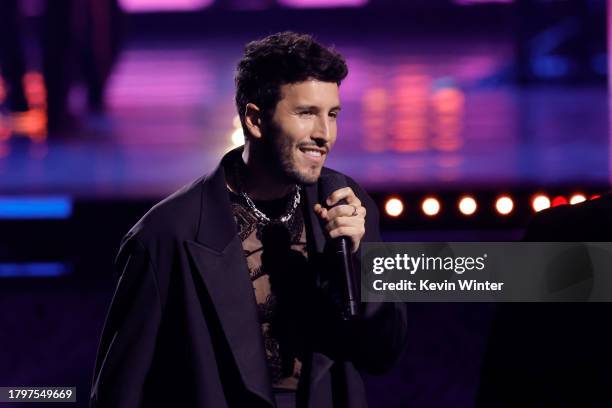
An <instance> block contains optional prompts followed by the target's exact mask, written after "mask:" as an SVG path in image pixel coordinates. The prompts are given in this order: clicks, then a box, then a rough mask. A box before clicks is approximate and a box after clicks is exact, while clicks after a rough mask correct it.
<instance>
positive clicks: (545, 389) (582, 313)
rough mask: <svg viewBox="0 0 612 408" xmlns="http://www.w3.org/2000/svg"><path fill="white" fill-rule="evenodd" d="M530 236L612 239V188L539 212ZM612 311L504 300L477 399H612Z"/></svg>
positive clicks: (560, 403) (497, 403) (552, 403)
mask: <svg viewBox="0 0 612 408" xmlns="http://www.w3.org/2000/svg"><path fill="white" fill-rule="evenodd" d="M524 240H525V241H536V242H538V241H539V242H599V241H601V242H610V241H612V194H606V195H604V196H602V197H601V198H598V199H596V200H591V201H587V202H584V203H581V204H578V205H573V206H569V205H564V206H559V207H554V208H551V209H549V210H546V211H542V212H540V213H538V214H537V215H536V216H535V217H534V218H533V220H532V221H531V224H530V225H529V228H528V229H527V231H526V234H525V238H524ZM611 313H612V310H611V307H610V304H609V303H545V304H537V303H526V304H501V305H499V306H498V308H497V313H496V315H495V318H494V321H493V326H492V329H491V334H490V338H489V340H488V344H487V350H486V353H485V358H484V363H483V368H482V371H481V383H480V390H479V393H478V398H477V406H479V407H517V406H529V407H531V406H533V407H578V406H580V407H607V406H611V405H612V394H610V391H609V390H610V387H611V386H612V347H611V345H612V329H611V328H610V324H609V319H610V315H611Z"/></svg>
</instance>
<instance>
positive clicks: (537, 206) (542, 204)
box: [531, 194, 550, 212]
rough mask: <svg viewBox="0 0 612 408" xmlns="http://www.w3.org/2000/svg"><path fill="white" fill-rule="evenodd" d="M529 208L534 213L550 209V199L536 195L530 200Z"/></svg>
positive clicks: (542, 195)
mask: <svg viewBox="0 0 612 408" xmlns="http://www.w3.org/2000/svg"><path fill="white" fill-rule="evenodd" d="M531 208H533V211H535V212H539V211H542V210H545V209H547V208H550V198H548V197H547V196H545V195H544V194H538V195H537V196H535V197H534V198H533V200H531Z"/></svg>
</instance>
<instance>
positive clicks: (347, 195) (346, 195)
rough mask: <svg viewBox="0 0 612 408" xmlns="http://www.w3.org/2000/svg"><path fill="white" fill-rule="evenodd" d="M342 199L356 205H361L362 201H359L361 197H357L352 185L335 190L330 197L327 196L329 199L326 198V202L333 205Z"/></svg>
mask: <svg viewBox="0 0 612 408" xmlns="http://www.w3.org/2000/svg"><path fill="white" fill-rule="evenodd" d="M340 200H346V202H347V203H348V204H352V205H355V206H360V205H361V201H359V199H358V198H357V196H356V195H355V193H354V192H353V190H352V189H351V188H350V187H344V188H341V189H339V190H336V191H334V192H333V193H331V194H330V196H329V197H327V200H325V203H326V204H327V205H328V206H330V207H331V206H333V205H335V204H336V203H337V202H338V201H340Z"/></svg>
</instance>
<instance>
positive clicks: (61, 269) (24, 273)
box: [0, 262, 71, 278]
mask: <svg viewBox="0 0 612 408" xmlns="http://www.w3.org/2000/svg"><path fill="white" fill-rule="evenodd" d="M70 270H71V267H70V266H69V265H67V264H64V263H60V262H33V263H0V278H26V277H27V278H40V277H51V276H62V275H67V274H69V273H70Z"/></svg>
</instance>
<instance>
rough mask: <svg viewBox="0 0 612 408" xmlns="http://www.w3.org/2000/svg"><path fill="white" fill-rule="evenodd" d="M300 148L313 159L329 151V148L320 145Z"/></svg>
mask: <svg viewBox="0 0 612 408" xmlns="http://www.w3.org/2000/svg"><path fill="white" fill-rule="evenodd" d="M299 149H300V151H301V152H302V153H304V154H305V155H306V156H308V157H312V158H313V159H319V158H321V157H323V156H324V155H325V154H326V153H327V150H325V149H323V148H320V147H311V146H304V147H300V148H299Z"/></svg>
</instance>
